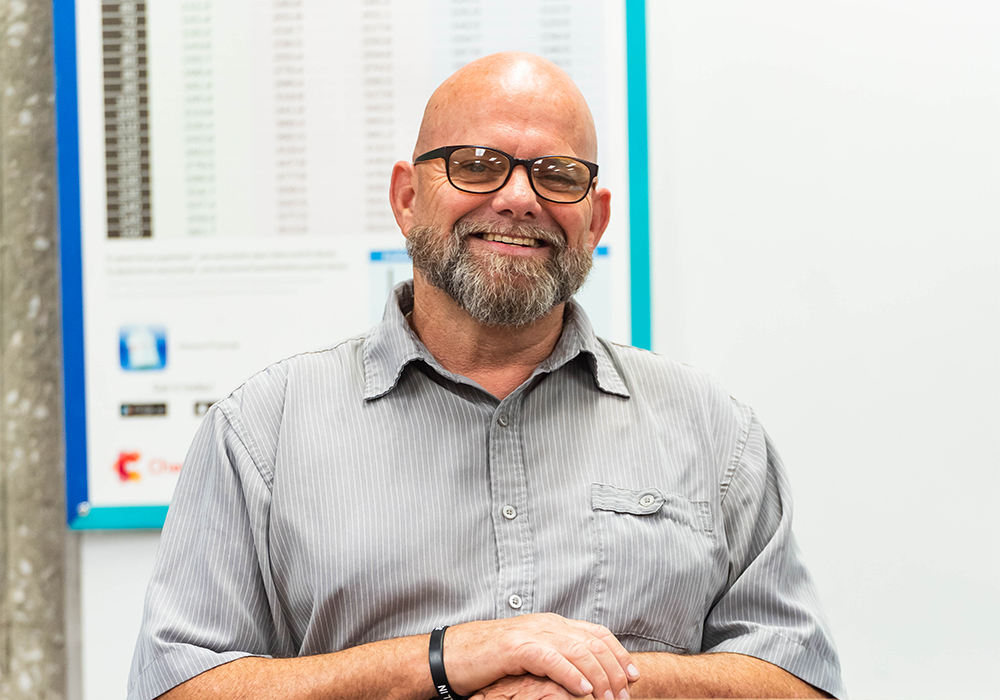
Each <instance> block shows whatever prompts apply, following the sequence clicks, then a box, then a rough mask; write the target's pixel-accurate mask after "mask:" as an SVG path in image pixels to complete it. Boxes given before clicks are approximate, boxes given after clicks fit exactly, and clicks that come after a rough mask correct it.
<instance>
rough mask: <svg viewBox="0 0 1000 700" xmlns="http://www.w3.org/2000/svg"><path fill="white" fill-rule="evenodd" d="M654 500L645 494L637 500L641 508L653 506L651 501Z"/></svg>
mask: <svg viewBox="0 0 1000 700" xmlns="http://www.w3.org/2000/svg"><path fill="white" fill-rule="evenodd" d="M655 500H656V499H654V498H653V497H652V496H651V495H649V494H648V493H647V494H646V495H645V496H643V497H642V498H640V499H639V505H640V506H642V507H643V508H649V507H650V506H651V505H653V501H655Z"/></svg>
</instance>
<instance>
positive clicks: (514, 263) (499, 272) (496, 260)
mask: <svg viewBox="0 0 1000 700" xmlns="http://www.w3.org/2000/svg"><path fill="white" fill-rule="evenodd" d="M473 233H494V234H506V235H509V236H518V237H522V238H537V239H539V240H542V241H545V242H546V243H548V244H549V247H550V251H549V252H550V254H549V255H548V257H546V258H545V259H544V260H537V259H533V258H523V257H520V256H513V255H499V254H494V255H474V254H473V253H471V252H470V250H469V245H468V242H467V240H466V239H467V238H468V237H469V236H470V235H472V234H473ZM406 250H407V252H408V253H409V254H410V257H411V258H412V259H413V266H414V267H415V268H416V269H417V270H419V271H420V272H421V274H422V275H423V276H424V279H425V280H427V282H428V283H429V284H431V285H433V286H435V287H437V288H438V289H440V290H442V291H444V292H445V293H447V294H448V295H449V296H450V297H451V298H452V299H454V300H455V302H456V303H457V304H458V305H459V306H460V307H462V309H464V310H465V312H466V313H468V314H469V315H470V316H471V317H472V318H474V319H476V320H477V321H479V322H480V323H482V324H484V325H487V326H525V325H527V324H529V323H533V322H535V321H537V320H538V319H540V318H542V317H543V316H545V315H546V314H547V313H549V312H550V311H551V310H552V309H553V308H554V307H556V306H558V305H559V304H564V303H566V302H567V301H569V300H570V298H571V297H572V296H573V295H574V294H575V293H576V291H577V290H578V289H579V288H580V286H581V285H582V284H583V283H584V281H585V280H586V279H587V274H588V273H589V272H590V267H591V265H592V264H593V257H592V255H591V252H590V251H589V250H587V249H586V248H570V247H569V246H568V245H567V244H566V240H565V238H564V236H562V235H560V234H556V233H553V232H551V231H549V230H547V229H543V228H540V227H537V226H530V225H526V226H516V225H515V226H501V225H496V224H479V223H475V222H472V221H459V222H457V223H456V224H455V226H454V227H453V228H452V232H451V234H450V235H447V234H445V233H444V232H442V231H441V229H440V228H439V227H436V226H414V227H413V228H411V229H410V232H409V234H408V235H407V239H406Z"/></svg>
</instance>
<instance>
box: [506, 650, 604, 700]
mask: <svg viewBox="0 0 1000 700" xmlns="http://www.w3.org/2000/svg"><path fill="white" fill-rule="evenodd" d="M570 646H576V647H579V646H581V645H580V644H579V643H578V642H577V643H573V644H571V645H567V648H566V649H558V648H556V647H554V646H551V645H549V644H543V643H541V642H537V641H532V642H529V643H526V644H523V645H522V646H521V647H520V649H519V650H518V663H519V664H520V666H521V668H523V669H524V670H525V671H526V672H527V673H530V674H533V675H535V676H541V677H543V678H549V679H550V680H552V681H555V682H556V683H558V684H559V685H561V686H562V687H563V688H565V689H566V690H567V691H568V692H569V693H570V695H574V696H579V695H590V694H591V693H592V692H594V688H595V687H598V686H601V687H604V686H607V683H608V681H607V675H606V674H605V673H604V669H603V667H602V666H601V665H600V663H598V662H597V660H596V659H595V658H594V657H593V655H590V659H589V661H586V660H584V661H582V665H583V666H585V668H580V667H578V666H577V665H576V664H574V663H572V662H571V661H570V660H569V659H568V658H567V653H569V654H571V655H573V656H575V657H578V658H579V657H582V656H584V655H582V654H580V653H579V650H576V651H570V650H569V648H568V647H570ZM588 672H589V675H588ZM595 681H596V684H595ZM595 697H601V696H599V695H595Z"/></svg>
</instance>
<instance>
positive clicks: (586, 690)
mask: <svg viewBox="0 0 1000 700" xmlns="http://www.w3.org/2000/svg"><path fill="white" fill-rule="evenodd" d="M580 690H582V691H583V692H582V693H580V695H590V693H591V692H593V690H594V686H592V685H591V684H590V682H589V681H588V680H587V679H586V678H584V679H583V683H581V684H580Z"/></svg>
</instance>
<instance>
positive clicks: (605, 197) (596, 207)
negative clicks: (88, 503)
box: [588, 186, 611, 252]
mask: <svg viewBox="0 0 1000 700" xmlns="http://www.w3.org/2000/svg"><path fill="white" fill-rule="evenodd" d="M592 206H593V215H592V216H591V218H590V241H589V243H588V245H589V246H590V251H591V252H593V251H594V249H595V248H596V247H597V244H598V243H600V242H601V236H603V235H604V232H605V231H606V230H607V228H608V223H609V222H610V221H611V190H609V189H607V188H606V187H596V186H595V187H594V203H593V205H592Z"/></svg>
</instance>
